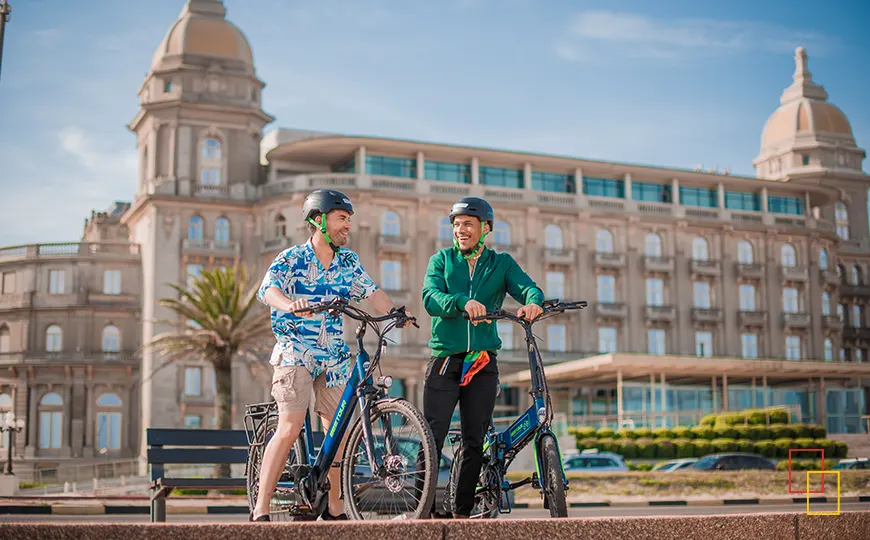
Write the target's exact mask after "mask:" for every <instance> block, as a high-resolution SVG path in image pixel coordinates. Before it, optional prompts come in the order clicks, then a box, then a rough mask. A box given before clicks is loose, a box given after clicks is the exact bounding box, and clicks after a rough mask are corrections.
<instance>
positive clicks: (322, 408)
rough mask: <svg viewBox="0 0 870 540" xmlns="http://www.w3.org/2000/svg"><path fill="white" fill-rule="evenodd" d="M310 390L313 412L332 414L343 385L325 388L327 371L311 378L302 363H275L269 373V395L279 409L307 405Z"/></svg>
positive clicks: (297, 408) (295, 409) (290, 410)
mask: <svg viewBox="0 0 870 540" xmlns="http://www.w3.org/2000/svg"><path fill="white" fill-rule="evenodd" d="M312 391H313V392H314V412H315V413H317V414H318V415H320V416H325V417H327V418H332V415H334V414H335V410H336V409H337V408H338V404H339V402H340V401H341V396H342V395H343V394H344V386H333V387H332V388H327V387H326V373H321V374H320V376H318V377H317V379H316V380H314V379H312V378H311V372H309V371H308V369H307V368H305V367H302V366H275V371H274V373H273V374H272V397H273V398H275V401H276V402H277V404H278V411H280V412H296V411H304V410H306V409H308V406H309V405H310V404H311V392H312Z"/></svg>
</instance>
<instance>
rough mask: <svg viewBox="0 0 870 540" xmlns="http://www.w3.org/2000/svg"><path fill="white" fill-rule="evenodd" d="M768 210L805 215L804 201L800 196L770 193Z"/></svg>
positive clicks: (777, 212)
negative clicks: (783, 195)
mask: <svg viewBox="0 0 870 540" xmlns="http://www.w3.org/2000/svg"><path fill="white" fill-rule="evenodd" d="M767 211H768V212H773V213H775V214H792V215H795V216H802V215H804V201H803V200H801V199H800V198H799V197H780V196H778V195H768V197H767Z"/></svg>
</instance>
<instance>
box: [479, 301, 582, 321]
mask: <svg viewBox="0 0 870 540" xmlns="http://www.w3.org/2000/svg"><path fill="white" fill-rule="evenodd" d="M587 305H588V302H586V300H580V301H578V302H560V301H558V300H547V301H545V302H544V306H543V313H541V314H540V315H539V316H538V317H537V318H536V319H534V320H532V321H530V320H528V319H526V318H525V316H523V317H517V316H516V315H515V314H513V313H511V312H510V311H506V310H504V309H499V310H497V311H487V312H486V315H482V316H480V317H474V318H473V319H470V318H469V315H468V313H463V314H462V317H463V318H464V319H467V320H470V321H472V322H479V321H487V320H489V321H495V320H499V319H508V320H511V321H514V322H517V323H520V324H532V323H535V322H537V321H540V320H541V319H542V318H543V317H544V316H545V315H549V314H550V313H562V312H565V311H571V310H575V309H583V308H585V307H586V306H587Z"/></svg>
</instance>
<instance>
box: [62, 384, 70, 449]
mask: <svg viewBox="0 0 870 540" xmlns="http://www.w3.org/2000/svg"><path fill="white" fill-rule="evenodd" d="M72 416H73V407H72V385H71V384H69V383H67V384H66V385H65V386H64V388H63V443H62V444H61V446H60V452H61V454H60V455H61V456H64V457H69V456H71V455H72V446H71V443H72V441H71V439H72V430H71V426H72Z"/></svg>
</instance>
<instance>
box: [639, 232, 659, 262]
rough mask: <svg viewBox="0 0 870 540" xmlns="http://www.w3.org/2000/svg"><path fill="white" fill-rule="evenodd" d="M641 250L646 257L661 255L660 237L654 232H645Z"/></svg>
mask: <svg viewBox="0 0 870 540" xmlns="http://www.w3.org/2000/svg"><path fill="white" fill-rule="evenodd" d="M643 244H644V246H643V252H644V254H645V255H646V256H647V257H661V256H662V237H661V236H659V235H657V234H656V233H647V235H646V238H644V241H643Z"/></svg>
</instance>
